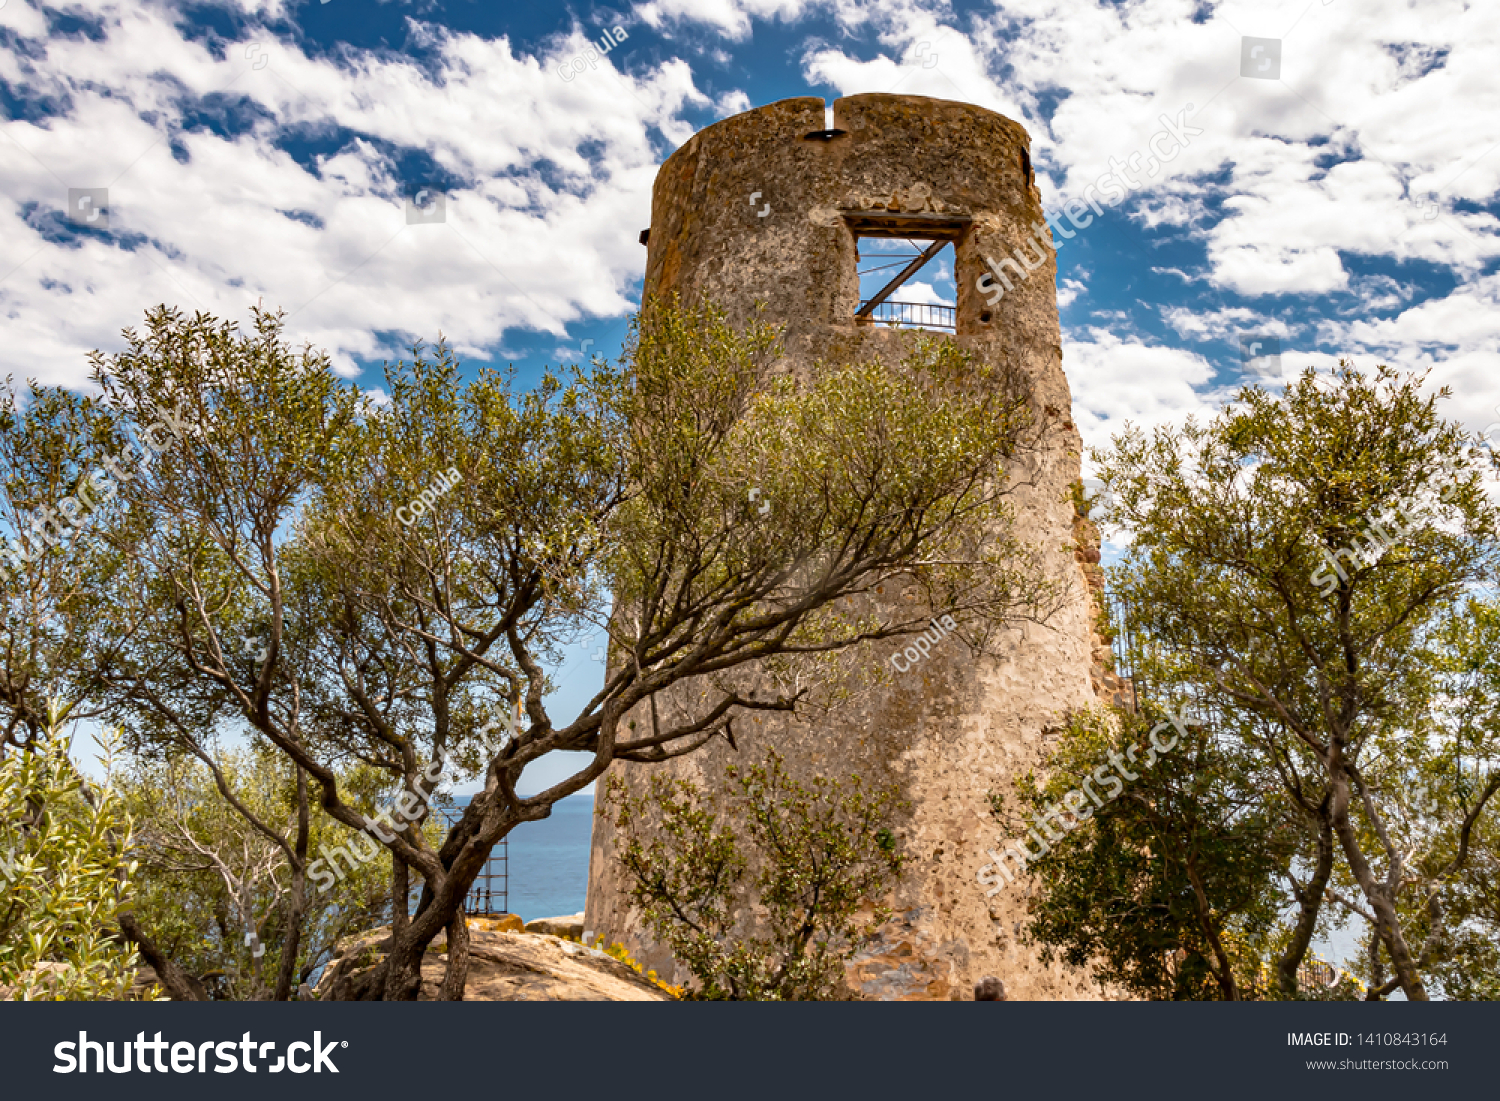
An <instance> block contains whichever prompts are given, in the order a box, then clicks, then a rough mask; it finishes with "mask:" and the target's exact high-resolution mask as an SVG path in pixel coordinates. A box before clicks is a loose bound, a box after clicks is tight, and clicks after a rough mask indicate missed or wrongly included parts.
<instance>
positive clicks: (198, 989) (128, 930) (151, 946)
mask: <svg viewBox="0 0 1500 1101" xmlns="http://www.w3.org/2000/svg"><path fill="white" fill-rule="evenodd" d="M120 932H121V933H123V934H125V939H126V940H128V941H130V942H131V943H132V944H134V945H135V946H136V948H138V949H139V950H140V953H141V955H143V956H145V957H146V962H147V963H149V964H150V965H151V967H152V968H153V969H154V970H155V971H156V977H157V979H159V980H160V981H161V984H162V986H163V987H164V988H166V991H167V993H168V994H169V995H170V996H171V998H172V1000H173V1001H174V1002H206V1001H208V991H207V990H205V989H204V988H203V984H202V983H201V982H199V981H198V980H197V979H195V978H194V977H193V976H192V975H189V974H188V973H187V972H186V971H184V970H183V969H182V968H180V967H178V966H177V964H176V963H174V962H173V961H172V960H170V959H168V958H167V957H166V955H165V954H164V953H163V952H162V950H161V949H160V948H158V947H157V945H156V942H155V941H154V940H152V939H151V938H150V937H149V936H147V935H146V931H145V930H144V929H142V928H141V923H140V922H139V921H137V920H136V916H135V914H134V913H126V914H121V915H120Z"/></svg>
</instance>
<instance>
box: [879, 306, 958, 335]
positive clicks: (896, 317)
mask: <svg viewBox="0 0 1500 1101" xmlns="http://www.w3.org/2000/svg"><path fill="white" fill-rule="evenodd" d="M863 310H864V304H863V303H861V304H860V311H861V312H862V311H863ZM867 320H868V321H869V322H870V323H871V324H874V325H890V326H896V325H899V326H901V327H902V328H903V329H937V330H939V331H940V332H945V333H956V332H957V331H958V310H957V309H956V308H955V307H953V306H936V305H931V304H929V303H926V302H881V303H879V304H878V305H877V306H875V308H874V309H872V310H871V311H870V315H869V317H868V319H867Z"/></svg>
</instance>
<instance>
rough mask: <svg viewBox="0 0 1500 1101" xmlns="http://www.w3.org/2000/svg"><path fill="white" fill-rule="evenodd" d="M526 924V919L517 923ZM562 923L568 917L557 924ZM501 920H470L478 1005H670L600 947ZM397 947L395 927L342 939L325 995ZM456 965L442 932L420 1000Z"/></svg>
mask: <svg viewBox="0 0 1500 1101" xmlns="http://www.w3.org/2000/svg"><path fill="white" fill-rule="evenodd" d="M517 920H519V919H517ZM553 920H554V921H555V920H560V919H553ZM499 925H500V922H495V921H488V920H486V919H483V918H471V919H470V920H469V981H468V985H467V986H466V988H465V990H464V998H465V1000H467V1001H471V1002H667V1001H671V1000H672V996H671V995H670V994H668V993H667V992H666V991H664V990H662V989H661V988H660V987H659V986H657V985H656V984H655V983H653V982H651V980H649V979H647V978H645V977H643V976H641V975H639V974H637V973H636V972H635V971H634V970H632V969H631V968H630V967H628V966H626V965H625V964H623V963H621V962H620V961H619V960H617V959H614V958H613V957H612V956H608V955H605V954H604V953H603V952H600V951H599V950H597V949H594V948H586V947H584V946H583V945H582V944H578V943H575V942H573V941H569V940H564V939H562V938H561V937H556V936H547V935H544V934H536V933H520V932H502V931H500V929H499V928H498V926H499ZM390 943H391V931H390V928H389V927H388V926H382V927H381V928H379V929H372V930H371V931H370V932H368V933H362V934H360V935H359V936H355V937H350V938H349V939H347V940H345V941H341V942H340V943H339V945H338V946H337V947H336V948H335V949H334V958H333V961H332V962H331V963H330V964H329V965H328V967H327V968H326V969H325V970H324V972H323V976H322V978H321V979H319V980H318V986H317V991H316V993H317V996H318V997H319V998H326V997H328V996H329V995H330V994H331V993H332V992H333V991H334V990H336V989H337V988H338V987H339V986H340V984H342V983H346V982H349V981H352V980H353V979H355V978H357V977H358V976H359V975H362V974H364V973H365V972H366V971H368V970H369V969H370V968H372V967H374V966H376V965H377V964H378V963H379V962H380V961H381V960H382V959H383V958H384V956H385V951H386V949H387V948H389V946H390ZM447 962H448V956H447V940H446V938H445V937H444V936H443V935H441V934H439V936H438V937H437V939H436V940H434V941H433V942H432V944H431V945H429V946H428V949H427V956H426V958H424V959H423V961H422V990H421V993H420V994H419V995H418V1000H419V1001H434V1000H436V999H437V996H438V991H439V990H440V989H441V988H442V985H443V973H444V971H445V970H446V964H447Z"/></svg>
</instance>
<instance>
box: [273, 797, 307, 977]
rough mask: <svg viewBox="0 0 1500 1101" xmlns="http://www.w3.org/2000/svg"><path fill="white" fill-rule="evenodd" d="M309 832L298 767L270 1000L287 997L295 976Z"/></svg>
mask: <svg viewBox="0 0 1500 1101" xmlns="http://www.w3.org/2000/svg"><path fill="white" fill-rule="evenodd" d="M311 832H312V823H311V818H310V816H309V814H308V809H307V773H306V772H305V771H303V770H302V769H301V768H300V767H299V768H298V769H297V844H296V847H295V850H294V851H295V852H296V854H297V855H296V859H295V860H294V861H293V862H292V889H291V894H290V895H289V896H288V897H287V902H286V936H285V937H283V938H282V945H281V966H280V967H279V968H278V969H277V972H276V990H275V992H274V993H273V994H272V995H271V998H272V1000H273V1001H278V1002H285V1001H290V1000H291V997H292V984H293V983H294V982H296V978H297V954H298V952H299V951H300V950H301V948H302V918H303V916H304V915H305V914H306V913H307V845H308V839H309V837H310V835H311Z"/></svg>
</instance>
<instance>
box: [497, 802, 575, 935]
mask: <svg viewBox="0 0 1500 1101" xmlns="http://www.w3.org/2000/svg"><path fill="white" fill-rule="evenodd" d="M593 828H594V797H593V796H592V795H572V796H569V797H568V798H566V799H563V800H561V801H559V802H558V803H555V804H554V805H553V807H552V815H551V817H548V818H543V819H542V820H541V821H540V822H523V823H522V824H521V825H519V826H517V827H516V828H515V829H513V830H511V832H510V835H509V842H510V853H509V863H510V897H509V903H508V909H509V910H510V912H511V913H513V914H517V915H519V916H520V917H521V918H522V920H524V921H535V920H536V919H537V918H544V917H560V916H562V915H564V914H576V913H578V912H579V911H581V910H582V909H583V898H584V893H585V891H587V889H588V882H589V841H590V837H591V835H592V832H593Z"/></svg>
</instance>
